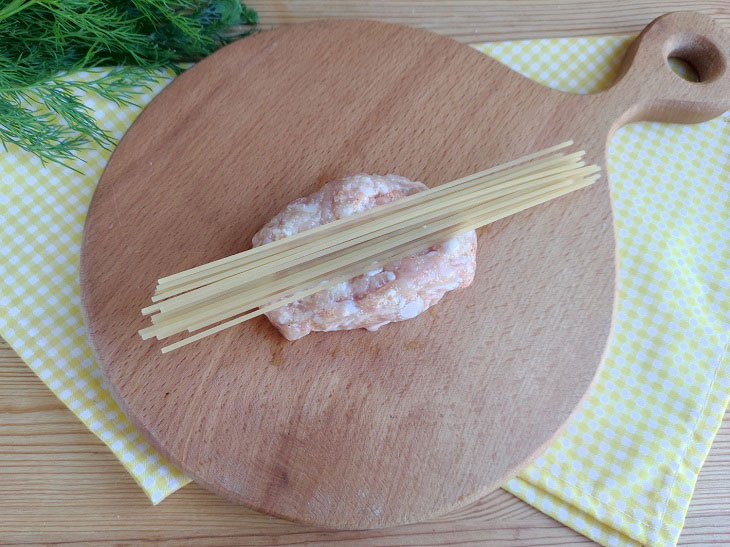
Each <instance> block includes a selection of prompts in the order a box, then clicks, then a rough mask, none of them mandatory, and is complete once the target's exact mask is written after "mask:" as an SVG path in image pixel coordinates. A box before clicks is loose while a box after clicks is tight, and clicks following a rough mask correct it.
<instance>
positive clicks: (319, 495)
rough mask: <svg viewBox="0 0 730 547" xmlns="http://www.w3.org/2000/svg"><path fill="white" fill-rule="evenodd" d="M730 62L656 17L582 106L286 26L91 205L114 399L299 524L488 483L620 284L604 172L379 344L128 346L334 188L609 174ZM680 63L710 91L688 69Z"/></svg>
mask: <svg viewBox="0 0 730 547" xmlns="http://www.w3.org/2000/svg"><path fill="white" fill-rule="evenodd" d="M728 44H730V40H728V36H727V34H725V33H724V31H722V30H720V29H719V28H718V27H716V26H715V25H714V24H713V23H712V22H711V21H710V20H708V19H707V18H705V17H703V16H700V15H698V14H692V13H683V14H671V15H668V16H665V17H663V18H660V19H658V20H656V21H655V22H654V23H652V24H651V25H650V26H649V27H647V29H646V30H645V31H644V33H643V34H642V35H641V37H640V38H639V39H638V40H637V41H636V42H635V44H634V46H633V47H632V49H631V51H630V52H629V53H628V54H627V58H626V60H625V62H624V65H623V71H622V76H621V77H620V79H619V80H618V81H617V83H616V84H615V85H614V86H613V87H612V88H611V89H609V90H607V91H605V92H602V93H599V94H596V95H589V96H585V95H584V96H579V95H573V94H567V93H561V92H558V91H553V90H550V89H547V88H545V87H542V86H540V85H538V84H535V83H533V82H531V81H529V80H527V79H526V78H524V77H522V76H520V75H518V74H517V73H515V72H513V71H511V70H509V69H508V68H506V67H504V66H503V65H501V64H499V63H498V62H496V61H494V60H492V59H490V58H488V57H486V56H485V55H483V54H481V53H478V52H477V51H475V50H473V49H471V48H469V47H467V46H465V45H461V44H458V43H456V42H454V41H452V40H450V39H447V38H444V37H441V36H437V35H435V34H431V33H429V32H425V31H423V30H416V29H412V28H407V27H402V26H398V25H388V24H382V23H376V22H364V21H337V22H335V21H331V22H321V23H313V24H303V25H296V26H292V27H287V28H283V29H280V30H275V31H270V32H263V33H261V34H259V35H257V36H254V37H253V38H247V39H245V40H242V41H240V42H237V43H235V44H232V45H230V46H228V47H226V48H224V49H222V50H220V51H219V52H218V53H216V54H214V55H213V56H211V57H210V58H208V59H206V60H205V61H203V62H201V63H199V64H198V65H196V66H195V67H194V68H192V69H191V70H189V71H187V72H186V73H184V74H183V75H182V76H180V77H179V78H177V79H176V80H175V81H174V82H173V83H172V84H171V85H170V86H168V87H167V88H166V89H165V90H164V91H163V92H162V93H161V94H160V95H159V96H158V97H156V98H155V99H154V100H153V101H152V103H151V104H150V105H149V106H148V107H147V108H146V109H145V110H144V112H143V113H142V115H141V116H140V117H139V118H138V119H137V121H136V122H135V123H134V125H133V126H132V127H131V129H130V130H129V131H128V132H127V134H126V136H125V137H124V139H123V140H122V141H121V143H120V144H119V146H118V147H117V149H116V151H115V152H114V154H113V156H112V158H111V160H110V162H109V164H108V166H107V168H106V170H105V172H104V175H103V176H102V179H101V181H100V183H99V186H98V188H97V190H96V193H95V195H94V198H93V201H92V204H91V209H90V211H89V216H88V219H87V223H86V229H85V234H84V243H83V255H82V266H81V283H82V296H83V303H84V309H85V314H86V321H87V327H88V332H89V338H90V342H91V344H92V347H93V348H94V351H95V352H96V356H97V359H98V361H99V363H100V365H101V367H102V369H103V371H104V374H105V376H106V378H107V380H108V383H109V386H110V387H111V390H112V392H113V394H114V396H115V397H116V399H117V400H118V401H119V403H120V404H121V406H122V408H123V409H124V411H125V412H126V413H127V415H128V416H129V418H130V419H131V421H132V422H133V423H134V425H135V426H136V427H137V428H138V429H139V430H140V432H141V433H142V435H143V436H144V437H145V438H146V439H147V440H148V441H149V442H150V443H151V444H152V445H153V446H154V447H155V448H157V449H158V450H159V451H160V452H161V453H162V454H163V455H164V456H165V457H166V458H167V459H169V460H170V461H171V462H172V463H174V464H175V465H177V466H179V467H180V468H181V469H183V470H184V471H185V472H186V473H188V474H189V475H190V476H192V477H194V478H195V480H197V481H198V482H199V483H201V484H203V485H205V486H206V487H208V488H210V489H211V490H213V491H215V492H218V493H219V494H221V495H223V496H225V497H227V498H229V499H231V500H233V501H237V502H241V503H244V504H246V505H248V506H250V507H252V508H255V509H257V510H260V511H264V512H267V513H270V514H272V515H277V516H281V517H284V518H288V519H292V520H297V521H302V522H307V523H312V524H317V525H321V526H327V527H336V528H366V527H380V526H388V525H394V524H398V523H404V522H410V521H416V520H420V519H425V518H427V517H430V516H434V515H437V514H440V513H443V512H445V511H448V510H450V509H454V508H456V507H458V506H461V505H464V504H466V503H468V502H470V501H472V500H474V499H476V498H478V497H480V496H482V495H484V494H486V493H487V492H488V491H490V490H492V489H494V488H497V487H498V486H499V485H501V484H502V483H503V482H504V481H505V480H506V479H508V478H509V477H511V476H513V475H514V474H515V473H516V472H517V471H518V470H519V469H520V468H521V467H523V466H524V465H525V464H526V463H528V462H529V461H530V459H531V458H533V457H534V456H535V455H536V454H538V453H539V452H540V451H541V450H543V448H544V447H545V446H546V445H547V443H548V442H549V440H550V439H551V438H552V437H553V436H554V435H556V433H557V432H558V431H559V430H560V429H561V428H562V426H563V425H564V424H565V422H566V420H567V419H568V417H569V416H570V415H571V413H572V412H573V411H574V409H575V408H576V406H577V405H578V403H579V402H580V400H581V399H582V398H583V396H584V395H585V393H586V391H587V389H588V387H589V385H590V384H591V381H592V380H593V378H594V376H595V375H596V371H597V370H598V368H599V366H600V362H601V359H602V354H603V352H604V349H605V347H606V342H607V337H608V335H609V330H610V325H611V316H612V306H613V294H614V277H615V262H614V238H613V226H612V218H611V205H610V202H609V191H608V184H607V182H606V180H605V177H604V179H603V180H602V181H600V182H599V183H598V184H595V185H594V186H592V187H590V188H588V189H584V190H581V191H579V192H576V193H573V194H571V195H569V196H566V197H563V198H561V199H558V200H555V201H553V202H550V203H548V204H545V205H543V206H540V207H537V208H534V209H531V210H529V211H526V212H524V213H521V214H519V215H516V216H513V217H511V218H509V219H505V220H503V221H500V222H497V223H495V224H492V225H490V226H488V227H487V228H485V229H483V230H481V233H480V238H479V257H478V271H477V278H476V280H475V282H474V284H473V285H472V286H471V287H470V288H468V289H466V290H461V291H457V292H454V293H451V294H449V295H447V296H446V297H445V298H444V300H443V301H442V302H441V303H440V304H438V305H437V306H435V307H434V308H432V309H431V310H429V312H427V313H424V314H422V315H421V316H419V317H417V318H415V319H413V320H409V321H406V322H402V323H397V324H393V325H388V326H386V327H383V328H382V329H381V330H380V331H378V332H377V333H370V332H366V331H361V330H358V331H352V332H338V333H317V334H312V335H309V336H307V337H306V338H304V339H301V340H299V341H296V342H287V341H286V340H284V338H282V337H281V336H280V335H279V334H278V333H277V332H276V331H275V329H274V328H273V327H272V326H270V325H269V323H268V322H267V321H266V320H265V319H263V318H258V319H256V320H254V321H250V322H248V323H246V324H244V325H241V326H239V327H236V328H233V329H229V330H227V331H225V332H223V333H220V334H217V335H215V336H213V337H209V338H207V339H205V340H203V341H201V342H197V343H195V344H192V345H190V346H187V347H185V348H184V349H181V350H179V351H175V352H172V353H169V354H165V355H163V354H161V353H160V348H161V346H162V345H163V342H153V341H146V342H144V341H142V340H141V339H140V338H139V336H138V335H137V330H138V329H140V328H142V327H144V326H145V325H146V320H145V319H144V318H143V317H142V316H141V314H140V309H141V308H142V307H143V306H145V305H147V304H148V302H149V297H150V295H151V293H152V291H153V289H154V284H155V281H156V279H157V278H159V277H161V276H163V275H167V274H171V273H175V272H177V271H180V270H183V269H186V268H189V267H192V266H195V265H198V264H201V263H205V262H208V261H211V260H214V259H217V258H220V257H223V256H226V255H228V254H231V253H234V252H237V251H240V250H242V249H246V248H248V247H249V246H250V240H251V236H252V235H253V233H254V232H255V231H256V230H257V229H258V228H259V227H260V226H261V225H262V224H263V223H264V222H265V221H267V220H268V219H269V218H270V217H271V216H273V215H274V214H275V213H276V212H278V211H279V210H280V209H281V208H282V207H283V206H284V205H286V204H287V203H288V202H290V201H292V200H294V199H295V198H297V197H299V196H302V195H304V194H307V193H310V192H312V191H314V190H315V189H317V188H318V187H319V186H320V185H322V184H323V183H325V182H327V181H329V180H332V179H334V178H336V177H339V176H342V175H347V174H351V173H354V172H362V171H364V172H368V173H381V174H383V173H398V174H401V175H404V176H406V177H409V178H411V179H418V180H421V181H423V182H425V183H426V184H428V185H430V186H433V185H437V184H440V183H443V182H446V181H449V180H452V179H454V178H456V177H459V176H462V175H466V174H469V173H472V172H475V171H477V170H480V169H483V168H485V167H488V166H491V165H494V164H497V163H500V162H504V161H507V160H510V159H512V158H515V157H517V156H520V155H523V154H527V153H529V152H533V151H535V150H537V149H539V148H543V147H545V146H548V145H552V144H555V143H558V142H561V141H563V140H566V139H568V138H572V139H574V140H575V142H576V144H577V146H578V147H579V148H583V149H585V150H587V152H588V159H589V161H591V162H595V163H598V164H600V165H601V166H603V167H605V148H606V141H607V138H608V137H609V135H610V134H611V133H612V132H613V131H614V130H615V129H616V128H617V127H619V126H620V125H622V124H625V123H627V122H630V121H633V120H660V121H673V122H695V121H700V120H706V119H709V118H712V117H714V116H717V115H719V114H720V113H722V112H723V111H724V110H726V109H728V108H730V76H729V75H728V71H727V62H728V58H730V57H729V55H728ZM669 55H676V56H678V57H680V58H683V59H685V60H687V61H689V62H690V63H692V64H693V65H694V66H695V68H696V69H697V71H698V73H699V74H700V77H701V80H702V81H701V83H690V82H688V81H685V80H682V79H681V78H680V77H678V76H677V75H675V74H674V73H673V72H672V71H671V70H670V68H669V67H668V65H667V61H666V59H667V57H668V56H669ZM604 173H605V170H604Z"/></svg>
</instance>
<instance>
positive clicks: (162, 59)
mask: <svg viewBox="0 0 730 547" xmlns="http://www.w3.org/2000/svg"><path fill="white" fill-rule="evenodd" d="M0 5H2V2H0ZM257 22H258V15H257V14H256V12H255V11H253V10H251V9H249V8H247V7H246V6H245V5H244V4H242V3H241V2H240V1H239V0H188V1H185V0H176V1H172V0H127V1H123V0H10V1H9V2H5V3H4V5H2V7H0V140H2V142H3V145H6V144H7V143H12V144H15V145H17V146H19V147H20V148H22V149H24V150H27V151H28V152H31V153H33V154H35V155H37V156H38V157H39V158H40V159H41V160H42V161H44V162H47V161H53V162H59V163H63V164H65V165H68V163H67V162H68V160H70V159H72V158H73V157H74V152H75V151H77V150H79V149H82V148H84V147H86V146H88V145H89V144H90V143H92V142H94V143H96V144H98V145H100V146H103V147H106V148H108V147H109V146H111V145H113V144H114V140H113V138H112V137H111V136H110V135H109V134H108V133H107V132H106V131H104V130H103V129H102V128H100V127H99V126H98V125H97V124H96V121H95V119H94V117H93V112H91V110H90V109H89V108H88V107H87V106H86V105H84V103H83V101H82V95H83V94H85V93H88V92H90V91H91V92H95V93H97V94H99V95H101V96H102V97H104V98H105V99H108V100H111V101H113V102H115V103H117V104H120V105H122V104H133V103H134V99H135V96H136V95H138V94H139V93H141V92H143V91H144V90H145V89H147V88H148V86H149V84H150V83H152V82H153V81H154V79H155V78H157V77H159V76H160V69H162V68H169V69H172V70H174V71H175V72H181V71H182V70H183V68H182V65H181V63H187V62H192V61H197V60H199V59H202V58H203V57H205V56H206V55H209V54H210V53H212V52H213V51H215V50H216V49H218V48H219V47H221V46H223V45H225V44H226V43H228V42H230V41H232V40H234V39H237V38H240V37H242V36H246V35H248V34H250V33H251V32H253V31H255V25H256V23H257ZM99 66H113V67H114V68H112V69H111V70H109V71H107V72H102V73H98V74H97V75H96V76H95V77H94V79H91V80H85V79H81V78H78V77H75V75H74V73H76V72H78V71H83V70H85V69H90V68H94V67H99Z"/></svg>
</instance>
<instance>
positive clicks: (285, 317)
mask: <svg viewBox="0 0 730 547" xmlns="http://www.w3.org/2000/svg"><path fill="white" fill-rule="evenodd" d="M425 189H426V186H425V185H424V184H422V183H420V182H414V181H411V180H408V179H407V178H404V177H399V176H397V175H385V176H379V175H364V174H358V175H352V176H349V177H345V178H342V179H339V180H335V181H332V182H330V183H328V184H325V185H324V186H323V187H322V188H321V189H320V190H319V191H317V192H315V193H313V194H310V195H309V196H306V197H303V198H299V199H298V200H296V201H294V202H292V203H290V204H289V205H287V206H286V208H285V209H284V210H283V211H281V212H280V213H279V214H278V215H276V216H275V217H274V218H272V219H271V220H270V221H269V222H268V223H267V224H266V225H265V226H264V227H263V228H261V230H260V231H259V232H258V233H257V234H256V235H254V236H253V246H254V247H257V246H259V245H263V244H264V243H269V242H271V241H276V240H277V239H281V238H283V237H286V236H289V235H293V234H296V233H298V232H301V231H303V230H307V229H309V228H314V227H315V226H319V225H320V224H326V223H327V222H332V221H333V220H337V219H339V218H343V217H347V216H350V215H352V214H355V213H357V212H359V211H363V210H366V209H370V208H371V207H374V206H376V205H383V204H385V203H388V202H390V201H394V200H396V199H399V198H401V197H404V196H408V195H410V194H414V193H416V192H420V191H422V190H425ZM476 249H477V238H476V234H475V233H474V232H473V231H471V232H468V233H465V234H463V235H460V236H457V237H453V238H451V239H449V240H448V241H445V242H444V243H441V244H438V245H434V246H433V247H431V248H429V249H426V250H424V251H422V252H420V253H417V254H414V255H412V256H408V257H406V258H403V259H400V260H397V261H394V262H392V263H389V264H386V265H385V267H383V268H382V269H377V270H374V271H372V272H368V273H366V274H364V275H359V276H357V277H354V278H352V279H350V280H349V281H347V282H343V283H339V284H337V285H335V286H334V287H332V288H330V289H327V290H324V291H320V292H318V293H316V294H313V295H311V296H308V297H306V298H302V299H301V300H298V301H296V302H293V303H291V304H288V305H286V306H282V307H281V308H278V309H276V310H274V311H271V312H269V313H267V314H266V316H267V317H268V318H269V320H270V321H271V322H272V323H273V324H274V326H275V327H276V328H277V329H279V331H281V333H282V334H283V335H284V336H285V337H286V338H287V339H289V340H296V339H297V338H301V337H302V336H306V335H307V334H309V333H310V332H312V331H334V330H349V329H358V328H365V329H368V330H371V331H374V330H377V329H378V328H380V327H382V326H383V325H386V324H388V323H392V322H393V321H403V320H405V319H411V318H412V317H415V316H417V315H418V314H419V313H421V312H423V311H425V310H427V309H428V308H429V307H430V306H432V305H434V304H435V303H436V302H438V301H439V300H441V298H442V297H443V296H444V294H446V293H447V292H448V291H452V290H454V289H459V288H462V287H468V286H469V285H470V284H471V282H472V280H473V279H474V270H475V268H476Z"/></svg>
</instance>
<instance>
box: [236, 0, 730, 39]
mask: <svg viewBox="0 0 730 547" xmlns="http://www.w3.org/2000/svg"><path fill="white" fill-rule="evenodd" d="M246 4H247V5H249V6H251V7H252V8H255V9H256V10H258V12H259V14H260V16H261V23H262V24H263V26H264V27H265V28H268V27H271V26H276V25H282V24H291V23H302V22H306V21H315V20H320V19H327V18H347V19H351V18H358V19H372V20H375V21H387V22H390V23H402V24H404V25H409V26H413V27H420V28H425V29H428V30H431V31H433V32H437V33H439V34H444V35H447V36H451V37H452V38H454V39H455V40H458V41H460V42H472V43H473V42H486V41H498V40H518V39H527V38H548V37H563V36H592V35H597V34H638V33H639V32H640V31H641V30H642V29H643V28H644V27H645V26H646V25H648V24H649V22H650V21H652V20H653V19H655V18H656V17H659V16H660V15H662V14H664V13H668V12H670V11H697V12H702V13H704V14H706V15H709V16H711V17H712V18H713V19H714V20H715V21H717V22H718V23H719V24H722V25H724V26H726V27H730V9H728V4H727V1H726V0H710V1H702V0H700V1H693V0H641V1H636V0H616V1H613V2H608V1H606V0H577V1H576V0H491V1H490V0H450V1H448V2H444V1H443V0H395V1H391V0H388V1H387V2H382V1H349V0H278V1H273V2H272V1H268V0H249V1H248V2H246Z"/></svg>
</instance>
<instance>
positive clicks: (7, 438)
mask: <svg viewBox="0 0 730 547" xmlns="http://www.w3.org/2000/svg"><path fill="white" fill-rule="evenodd" d="M248 3H249V4H250V5H255V7H256V8H257V9H259V10H260V11H261V12H262V15H263V22H264V24H265V25H267V26H268V25H272V24H273V25H278V24H286V23H287V22H291V21H296V20H303V19H302V18H304V17H307V16H309V17H311V18H320V17H322V16H329V15H330V14H331V13H332V12H333V10H335V9H336V10H337V14H338V15H339V16H341V17H372V18H375V19H379V20H383V21H392V22H401V21H403V17H404V8H403V6H404V5H405V6H407V8H410V9H409V10H408V11H407V12H405V15H406V16H408V17H409V20H408V23H409V24H413V25H420V26H424V27H427V28H432V29H434V30H435V31H437V32H441V33H442V34H451V36H452V37H454V38H456V39H459V40H461V41H479V40H487V39H513V38H536V37H543V36H568V35H590V34H618V33H623V32H638V31H639V30H640V29H641V28H643V26H644V25H645V24H647V23H648V22H649V21H650V20H651V19H652V18H653V17H654V16H656V15H659V14H661V13H664V12H667V11H673V10H676V9H687V8H688V7H691V9H695V10H699V11H705V12H708V13H711V14H713V15H714V17H715V18H716V19H717V20H719V21H721V22H723V24H725V25H726V26H728V16H729V15H730V10H728V9H727V4H726V2H724V1H717V2H699V1H698V2H676V1H673V0H654V1H651V2H634V1H626V0H623V1H616V0H611V1H607V0H598V1H591V2H586V1H584V0H582V1H573V0H558V1H555V2H553V1H545V2H541V3H540V4H541V6H539V7H541V8H542V11H541V12H540V16H539V17H536V16H533V14H535V13H536V11H535V9H536V8H534V7H533V8H532V9H530V10H528V9H526V3H525V2H517V1H495V0H479V1H475V0H469V1H462V2H456V1H453V2H450V4H449V6H448V7H447V8H443V7H442V6H443V3H442V2H433V1H413V2H410V3H406V2H382V1H379V0H377V1H374V0H354V1H348V2H339V3H337V6H335V5H334V4H335V3H334V2H327V1H326V0H312V1H304V0H298V1H297V2H269V1H257V0H253V1H252V0H249V2H248ZM451 6H456V7H457V8H458V9H453V10H451V9H449V8H450V7H451ZM552 6H555V8H556V9H553V8H552ZM444 9H446V10H448V11H447V13H446V14H445V13H444ZM412 13H415V15H416V17H411V14H412ZM297 18H299V19H297ZM469 25H473V26H474V29H475V30H476V32H472V31H470V30H468V26H469ZM464 29H467V30H464ZM11 427H12V431H11ZM18 432H21V433H22V434H18ZM69 452H72V453H73V454H75V456H73V457H72V458H70V459H69V458H59V456H58V454H63V453H69ZM11 454H13V458H15V459H16V460H17V459H21V460H23V461H24V462H26V463H27V462H32V463H31V464H30V465H27V464H24V465H21V466H17V465H14V466H11V465H6V462H7V461H8V458H9V457H10V455H11ZM0 458H1V459H2V463H1V464H0V507H2V508H3V509H2V510H0V543H5V544H16V543H20V542H29V543H43V544H47V543H61V542H73V543H76V542H79V543H82V542H87V543H99V542H101V541H104V540H106V541H108V540H117V541H119V542H128V543H159V542H164V541H172V542H173V543H181V542H191V541H192V542H195V543H196V544H208V545H220V544H223V543H224V542H229V543H237V544H239V545H240V544H254V543H256V544H263V545H274V544H276V545H283V544H292V543H299V544H302V543H305V542H307V541H308V540H309V541H314V540H316V541H317V542H318V543H323V542H327V543H333V544H337V543H339V544H341V545H346V544H350V542H351V541H352V540H353V539H357V541H358V542H359V544H360V545H374V544H378V545H421V544H422V545H425V544H434V543H436V544H485V543H488V544H490V545H491V544H494V545H510V546H522V545H549V544H552V545H585V544H591V542H589V541H587V540H585V539H584V538H582V537H581V536H578V535H577V534H575V532H573V531H572V530H570V529H568V528H566V527H564V526H562V525H561V524H559V523H557V522H555V521H553V520H551V519H549V518H548V517H546V516H544V515H542V514H541V513H539V512H537V511H536V510H534V509H533V508H531V507H529V506H527V505H525V504H522V502H519V501H517V500H516V499H515V498H513V497H512V496H510V495H508V494H506V493H504V492H502V491H497V492H494V493H492V494H490V495H489V496H488V497H487V498H485V499H484V500H480V501H479V502H477V503H476V504H474V507H477V506H478V507H482V508H484V507H488V510H486V509H485V510H481V509H480V510H469V509H470V508H465V509H464V510H462V511H460V512H459V515H460V518H459V519H458V520H449V521H448V522H446V523H443V522H442V521H439V522H438V523H436V524H431V523H422V524H418V525H414V526H408V527H399V528H397V529H388V530H383V531H374V532H366V533H360V534H358V535H357V537H356V538H355V537H354V535H353V533H351V532H331V533H327V534H322V535H318V532H317V531H316V530H313V529H311V528H307V527H303V526H299V525H293V524H289V523H286V522H284V521H279V520H277V519H272V518H270V517H266V516H263V515H260V514H257V513H254V512H252V511H249V510H247V509H244V508H242V507H240V506H233V505H231V504H228V503H226V502H225V501H223V500H221V499H220V498H218V497H216V496H214V495H212V494H210V493H208V492H206V491H205V490H202V489H201V488H199V487H197V486H195V485H190V486H188V487H186V488H185V489H183V490H182V491H180V492H178V493H176V494H175V495H173V496H172V497H171V498H169V499H168V500H165V502H164V503H163V504H162V505H160V506H158V507H155V508H152V507H151V506H150V504H149V502H148V500H147V499H146V498H145V497H144V495H143V494H142V492H141V491H140V489H139V488H138V487H137V486H136V484H134V482H133V481H132V479H131V478H130V477H129V475H128V474H127V473H126V472H125V471H124V470H123V468H122V467H121V465H119V464H118V462H117V461H116V459H115V458H114V457H113V456H112V454H111V453H110V452H109V451H108V450H107V449H106V448H105V447H104V446H103V445H102V444H101V443H100V442H99V441H98V440H97V439H96V438H95V437H94V436H93V435H92V434H91V433H89V432H88V431H87V430H86V428H85V427H84V426H83V425H82V424H81V423H80V422H78V420H76V418H75V417H74V416H73V415H72V414H71V412H70V411H68V410H67V409H66V408H65V407H64V406H63V405H62V404H61V403H60V402H59V401H58V400H57V399H56V398H55V397H54V396H53V395H52V394H51V393H50V392H49V391H48V390H47V389H46V387H45V386H44V385H43V384H42V383H41V381H40V380H38V379H37V378H36V377H35V376H34V375H33V373H32V372H31V371H30V370H29V369H28V368H27V367H26V366H25V364H24V363H23V362H22V361H21V360H20V358H19V357H17V355H16V354H15V353H14V352H13V351H12V350H10V349H9V348H8V346H7V345H6V344H4V343H3V342H2V341H1V340H0ZM74 458H77V459H74ZM11 484H12V485H13V486H12V487H10V486H9V485H11ZM25 484H32V485H33V488H32V490H30V489H28V490H29V491H23V490H20V489H19V488H18V485H25ZM729 484H730V413H728V414H726V416H725V421H724V422H723V424H722V426H721V430H720V433H719V434H718V436H717V438H716V439H715V442H714V444H713V448H712V450H711V452H710V456H709V458H708V460H707V462H706V463H705V466H704V467H703V470H702V472H701V473H700V476H699V479H698V483H697V488H696V492H695V495H694V497H693V501H692V504H691V505H690V510H689V513H688V516H687V521H686V523H685V527H684V530H683V532H682V536H681V538H680V544H681V545H709V544H718V545H722V544H730V504H728V503H727V499H728V498H729V497H730V492H729V491H728V485H729ZM470 507H472V506H470ZM518 508H519V509H518ZM191 516H192V518H191ZM201 530H202V532H201ZM201 535H204V536H206V538H205V539H199V538H200V536H201ZM196 538H198V539H196ZM313 538H314V540H313Z"/></svg>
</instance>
